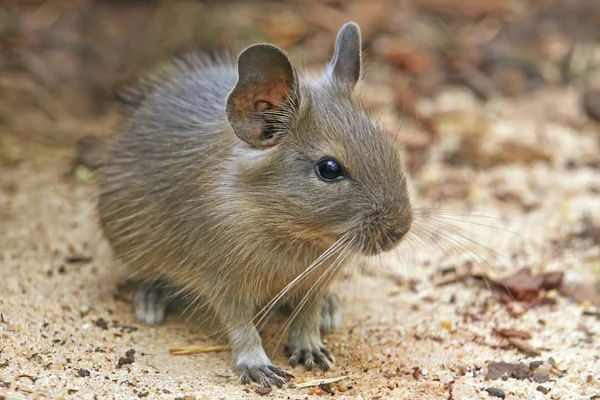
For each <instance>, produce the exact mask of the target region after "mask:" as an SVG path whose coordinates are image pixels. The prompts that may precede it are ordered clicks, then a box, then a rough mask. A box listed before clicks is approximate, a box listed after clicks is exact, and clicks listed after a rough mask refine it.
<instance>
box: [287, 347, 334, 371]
mask: <svg viewBox="0 0 600 400" xmlns="http://www.w3.org/2000/svg"><path fill="white" fill-rule="evenodd" d="M306 347H307V348H302V347H301V348H296V349H291V351H290V352H291V357H290V359H289V363H290V366H291V367H292V368H295V367H296V366H297V365H298V364H304V368H306V369H307V370H308V371H310V370H312V369H313V368H314V367H317V366H318V367H319V368H321V369H322V370H323V371H328V370H329V369H331V368H332V367H333V363H334V359H333V356H332V355H331V353H330V352H329V350H327V349H326V348H325V347H324V346H323V345H322V344H320V343H319V344H318V345H315V346H306Z"/></svg>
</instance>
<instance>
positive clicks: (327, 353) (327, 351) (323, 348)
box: [321, 347, 334, 363]
mask: <svg viewBox="0 0 600 400" xmlns="http://www.w3.org/2000/svg"><path fill="white" fill-rule="evenodd" d="M321 353H323V355H324V356H325V358H327V360H329V361H330V362H331V363H333V362H334V359H333V356H332V355H331V352H330V351H329V350H327V349H326V348H325V347H321Z"/></svg>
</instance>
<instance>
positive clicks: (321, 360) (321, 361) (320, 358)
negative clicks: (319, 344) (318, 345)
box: [315, 351, 332, 371]
mask: <svg viewBox="0 0 600 400" xmlns="http://www.w3.org/2000/svg"><path fill="white" fill-rule="evenodd" d="M315 362H316V364H317V365H318V366H319V368H321V369H322V370H323V371H329V369H330V368H331V367H332V363H331V361H329V360H328V359H327V356H325V354H323V353H322V352H320V351H319V352H316V354H315Z"/></svg>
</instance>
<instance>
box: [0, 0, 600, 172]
mask: <svg viewBox="0 0 600 400" xmlns="http://www.w3.org/2000/svg"><path fill="white" fill-rule="evenodd" d="M348 20H354V21H356V22H358V23H359V25H360V26H361V29H362V31H363V37H364V48H365V51H366V56H367V61H368V71H367V72H368V75H367V77H368V85H366V88H365V90H364V92H365V93H364V97H365V99H366V101H367V104H368V105H369V106H372V107H374V108H375V109H377V110H381V113H382V114H383V122H384V123H385V125H386V127H387V128H388V129H389V130H390V131H398V130H399V127H400V124H402V126H403V129H400V133H399V135H400V138H401V140H403V141H404V143H405V145H406V149H407V151H408V153H409V164H410V165H411V166H413V167H414V168H415V170H418V168H419V166H420V165H421V164H422V162H423V157H424V155H425V153H427V150H428V148H429V147H430V146H431V145H432V144H434V143H438V142H439V141H440V140H443V139H440V137H439V136H440V135H445V134H446V133H448V131H451V132H450V133H451V134H452V136H453V139H454V147H452V146H450V148H444V154H442V156H443V157H444V158H445V159H446V160H447V161H448V162H450V163H465V162H466V163H469V164H470V165H473V166H476V167H484V166H486V165H487V166H489V165H490V164H494V163H497V162H505V163H506V162H513V161H518V162H530V161H538V160H541V161H546V162H550V161H552V154H549V153H551V152H552V150H551V149H548V148H545V147H544V144H542V143H541V142H538V140H536V139H540V140H541V139H542V138H536V137H526V138H523V137H520V138H519V140H520V141H521V142H519V143H513V144H508V145H506V146H504V147H502V149H500V148H496V149H486V148H480V146H479V145H480V144H481V143H479V142H480V141H481V137H482V136H483V135H485V134H486V133H487V132H489V129H488V127H487V126H486V122H487V121H486V118H485V116H483V117H482V116H481V115H478V113H477V111H478V108H479V109H481V108H482V107H484V106H485V104H486V103H488V102H490V101H494V99H497V98H501V99H507V98H508V99H521V98H526V99H528V100H530V101H525V103H530V102H536V103H539V102H541V101H546V102H554V103H555V105H556V107H558V109H557V110H556V112H557V113H561V115H560V116H559V115H556V114H555V113H554V110H553V112H552V117H553V118H558V117H561V118H564V119H565V120H566V122H567V123H568V124H569V125H570V126H573V127H575V128H576V129H577V131H579V132H588V131H593V132H597V130H598V127H597V125H595V121H596V120H597V119H600V94H599V93H598V92H597V90H596V89H595V88H597V87H600V82H598V80H599V77H600V75H599V74H598V72H597V68H596V66H597V65H598V61H599V57H600V55H599V53H598V46H597V41H598V38H599V35H600V25H599V24H598V21H599V20H600V3H599V2H598V1H595V0H569V1H565V0H563V1H560V0H529V1H525V0H486V1H479V0H368V1H366V0H348V1H340V0H296V1H291V0H288V1H286V0H281V1H228V0H224V1H216V0H214V1H208V0H205V1H201V0H197V1H191V0H189V1H186V0H182V1H158V0H139V1H94V0H73V1H34V0H28V1H3V2H2V3H0V131H1V132H2V134H3V135H5V134H11V135H19V136H21V137H24V138H27V139H31V140H36V141H40V142H44V143H47V144H50V145H73V144H74V143H76V142H77V140H78V139H80V138H81V137H84V136H86V135H109V134H111V133H112V132H113V129H114V127H115V124H116V123H117V122H118V120H119V117H118V114H116V113H115V107H114V99H115V93H116V92H117V91H118V90H119V88H120V87H122V85H123V84H125V83H129V82H131V81H132V80H133V79H134V78H135V77H137V76H139V75H141V74H144V73H148V72H149V71H151V70H152V69H153V68H154V67H155V66H156V65H158V64H159V63H160V62H162V61H164V60H166V59H167V58H168V57H169V56H170V55H171V54H173V53H178V52H183V51H186V50H188V49H190V48H200V49H206V50H213V49H219V48H225V47H228V48H231V47H233V48H234V49H236V50H239V49H240V48H241V47H243V46H245V45H248V44H250V43H255V42H260V41H266V42H271V43H274V44H277V45H279V46H281V47H283V48H285V49H286V50H288V51H290V52H291V54H292V55H293V57H294V59H295V60H301V61H302V62H303V63H305V64H306V65H307V67H309V68H315V67H320V66H322V65H323V63H325V62H326V61H328V59H329V57H330V55H331V51H332V47H333V41H332V38H333V37H334V35H335V32H336V31H337V29H339V27H340V26H341V25H342V24H343V23H344V22H345V21H348ZM449 88H451V89H453V90H451V91H448V89H449ZM551 88H568V89H569V91H568V94H564V93H561V94H558V95H557V94H553V93H548V92H547V91H548V89H551ZM540 91H542V92H544V97H549V98H550V97H553V96H554V97H555V98H554V99H536V100H535V101H534V100H531V98H530V96H531V94H532V93H540ZM448 93H450V94H448ZM444 94H446V95H444ZM557 96H558V98H556V97H557ZM562 96H564V98H561V97H562ZM574 103H576V104H574ZM526 105H528V106H529V105H530V104H526ZM460 108H462V110H461V111H468V112H470V114H471V115H469V116H468V117H465V116H464V115H463V116H462V117H465V118H467V120H464V118H462V119H461V116H457V113H455V112H453V113H452V114H453V116H452V118H446V117H447V116H448V111H457V109H460ZM531 108H535V107H534V106H532V107H531ZM538 108H539V107H538ZM499 109H500V111H499V112H502V106H500V107H499ZM540 112H541V113H542V114H540ZM442 114H444V115H445V117H443V116H442ZM529 117H531V120H534V119H536V118H537V119H538V120H540V119H541V120H543V119H545V118H547V115H543V111H538V112H537V115H536V113H535V112H534V113H533V114H531V115H529ZM457 130H458V131H460V132H456V131H457ZM394 133H396V132H394ZM538 133H539V132H538ZM523 135H525V136H528V135H527V134H525V133H523ZM518 136H520V135H518ZM542 136H543V134H542ZM4 141H5V140H4ZM0 143H3V142H0ZM459 144H460V145H459ZM6 146H7V145H6V144H5V145H4V146H3V147H2V148H3V150H2V152H0V160H2V162H3V163H11V162H18V155H17V154H10V149H6V148H5V147H6ZM588 149H589V147H588ZM596 150H597V148H596ZM7 153H8V154H7ZM574 155H576V157H566V158H563V159H561V162H564V163H571V164H582V163H584V164H585V163H587V164H594V165H597V164H598V158H597V154H593V155H591V154H590V155H586V154H573V155H572V156H574Z"/></svg>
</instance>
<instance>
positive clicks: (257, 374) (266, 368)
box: [237, 364, 294, 388]
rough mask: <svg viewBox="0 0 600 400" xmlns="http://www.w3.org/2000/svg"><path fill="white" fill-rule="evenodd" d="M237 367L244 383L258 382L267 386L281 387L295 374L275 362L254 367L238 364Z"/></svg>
mask: <svg viewBox="0 0 600 400" xmlns="http://www.w3.org/2000/svg"><path fill="white" fill-rule="evenodd" d="M237 369H238V371H239V372H240V379H241V380H242V382H243V383H246V384H248V383H252V382H256V383H258V384H259V385H261V386H263V387H266V388H268V387H271V386H277V387H278V388H280V387H282V386H283V385H284V384H285V383H286V382H289V380H290V379H291V378H293V377H294V375H292V374H290V373H289V372H287V371H285V370H283V369H282V368H279V367H278V366H276V365H273V364H265V365H260V366H253V367H250V366H247V365H238V366H237Z"/></svg>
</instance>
